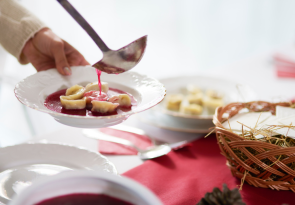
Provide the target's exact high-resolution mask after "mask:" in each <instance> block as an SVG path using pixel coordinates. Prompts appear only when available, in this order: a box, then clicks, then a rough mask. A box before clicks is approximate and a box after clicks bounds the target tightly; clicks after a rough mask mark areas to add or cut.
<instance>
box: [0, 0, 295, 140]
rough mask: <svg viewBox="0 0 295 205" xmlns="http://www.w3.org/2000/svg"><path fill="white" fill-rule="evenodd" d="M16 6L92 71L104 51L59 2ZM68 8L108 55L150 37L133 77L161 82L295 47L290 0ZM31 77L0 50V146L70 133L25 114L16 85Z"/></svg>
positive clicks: (174, 0)
mask: <svg viewBox="0 0 295 205" xmlns="http://www.w3.org/2000/svg"><path fill="white" fill-rule="evenodd" d="M18 2H20V3H21V4H22V5H23V6H25V7H26V8H27V9H29V10H30V11H32V12H33V13H34V14H35V15H36V16H38V17H39V18H40V19H41V20H42V21H43V22H45V23H46V24H47V25H48V27H49V28H51V29H52V30H53V31H54V32H55V33H57V34H58V35H59V36H60V37H62V38H63V39H65V40H66V41H68V42H69V43H70V44H71V45H73V46H74V47H75V48H77V49H78V50H79V51H80V52H81V53H82V54H83V55H84V56H85V57H86V59H87V60H88V61H89V62H90V63H91V64H93V63H95V62H97V61H98V60H100V58H101V57H102V54H101V52H100V50H99V49H98V48H97V46H96V45H95V44H94V43H93V42H92V40H91V39H90V37H88V36H87V34H86V33H85V32H84V30H83V29H82V28H81V27H80V26H79V25H78V24H77V23H76V22H75V21H74V20H73V19H72V18H71V17H70V16H69V14H68V13H67V12H66V11H65V10H64V9H63V8H62V7H61V6H60V5H59V3H58V2H57V1H55V0H42V1H40V0H39V1H38V0H19V1H18ZM70 2H71V3H72V4H73V5H74V6H75V7H76V8H77V10H78V11H79V12H80V13H81V14H82V15H83V16H84V17H85V19H86V20H87V21H88V22H89V23H90V25H92V27H93V28H94V29H95V30H96V31H97V33H98V34H99V35H100V36H101V38H102V39H103V40H104V41H105V43H106V44H107V45H108V46H109V47H110V48H113V49H118V48H120V47H122V46H124V45H126V44H128V43H130V42H132V41H133V40H135V39H137V38H139V37H141V36H143V35H148V45H147V50H146V53H145V55H144V57H143V59H142V61H141V62H140V64H139V65H138V66H137V67H136V68H135V69H134V71H137V72H140V73H144V74H148V75H151V76H154V77H156V78H163V77H169V76H180V75H197V74H201V73H206V74H212V75H213V74H214V72H215V71H216V70H218V69H219V71H220V72H222V69H223V68H225V67H226V66H229V65H233V64H235V63H237V62H240V61H242V60H244V59H248V58H251V57H252V56H255V55H259V54H261V53H267V52H273V51H274V50H278V49H280V48H283V47H285V46H292V45H293V44H294V41H295V1H292V0H284V1H281V0H240V1H236V0H140V1H138V0H83V1H81V0H70ZM0 49H1V48H0ZM270 60H271V59H270ZM236 65H237V66H239V64H236ZM241 66H242V65H241ZM239 72H240V71H239ZM33 73H35V70H34V68H33V67H32V66H31V65H26V66H21V65H19V63H18V62H17V60H16V59H15V58H14V57H12V56H10V55H9V54H6V53H5V52H4V51H3V49H1V50H0V75H1V81H0V83H1V87H0V89H1V90H0V129H1V138H0V143H1V141H2V145H3V146H4V145H8V144H10V143H12V141H11V140H10V139H13V142H15V140H16V139H17V140H19V141H20V142H21V141H24V140H27V139H30V138H31V137H33V136H36V135H40V134H44V133H49V132H51V131H54V130H56V129H59V128H61V127H63V126H64V125H60V124H58V123H57V122H55V121H54V120H53V119H52V118H51V117H50V116H47V115H45V114H43V113H38V112H37V111H34V110H32V109H27V108H25V107H24V106H23V105H21V103H19V102H18V101H17V99H16V98H15V96H14V93H13V89H14V86H15V84H16V83H17V82H18V81H20V80H21V79H23V78H25V77H26V76H28V75H31V74H33ZM215 74H216V73H215ZM241 75H242V73H241ZM262 80H263V78H262ZM3 142H5V144H3Z"/></svg>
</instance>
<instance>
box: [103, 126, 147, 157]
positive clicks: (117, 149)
mask: <svg viewBox="0 0 295 205" xmlns="http://www.w3.org/2000/svg"><path fill="white" fill-rule="evenodd" d="M100 131H101V132H103V133H106V134H109V135H112V136H115V137H120V138H123V139H126V140H129V141H131V142H133V143H134V144H135V145H136V146H138V147H139V148H142V149H146V148H147V147H150V146H151V145H152V142H151V140H150V139H149V138H148V137H147V136H144V135H138V134H133V133H129V132H124V131H119V130H115V129H111V128H102V129H100ZM98 150H99V152H100V153H102V154H113V155H137V151H136V150H135V149H134V148H132V147H129V146H125V145H120V144H116V143H113V142H106V141H102V140H100V141H99V144H98Z"/></svg>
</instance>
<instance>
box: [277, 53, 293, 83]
mask: <svg viewBox="0 0 295 205" xmlns="http://www.w3.org/2000/svg"><path fill="white" fill-rule="evenodd" d="M294 57H295V56H294ZM274 60H275V66H276V70H277V76H278V77H291V78H295V62H294V60H292V59H289V58H288V57H286V56H284V55H281V54H277V55H275V56H274Z"/></svg>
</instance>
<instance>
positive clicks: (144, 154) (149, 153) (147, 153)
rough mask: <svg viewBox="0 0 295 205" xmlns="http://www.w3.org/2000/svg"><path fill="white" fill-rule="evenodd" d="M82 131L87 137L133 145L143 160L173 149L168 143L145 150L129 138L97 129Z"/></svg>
mask: <svg viewBox="0 0 295 205" xmlns="http://www.w3.org/2000/svg"><path fill="white" fill-rule="evenodd" d="M82 132H83V134H84V135H85V136H86V137H89V138H94V139H97V140H104V141H108V142H114V143H117V144H123V145H126V146H130V147H133V148H134V149H136V150H137V151H138V156H139V157H140V158H141V159H143V160H146V159H153V158H156V157H160V156H163V155H165V154H168V153H169V152H170V151H171V147H170V146H169V145H168V144H162V145H156V146H152V147H149V148H147V149H145V150H143V149H140V148H139V147H137V146H136V145H134V144H133V143H132V142H130V141H128V140H125V139H122V138H119V137H114V136H111V135H107V134H104V133H102V132H99V131H98V130H95V129H83V131H82Z"/></svg>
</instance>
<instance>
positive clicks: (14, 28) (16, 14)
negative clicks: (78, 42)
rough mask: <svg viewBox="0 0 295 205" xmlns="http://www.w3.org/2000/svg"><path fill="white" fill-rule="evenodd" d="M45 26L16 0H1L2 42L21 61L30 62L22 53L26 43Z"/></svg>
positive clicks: (0, 31) (0, 37) (0, 24)
mask: <svg viewBox="0 0 295 205" xmlns="http://www.w3.org/2000/svg"><path fill="white" fill-rule="evenodd" d="M44 27H46V26H45V24H44V23H42V22H41V21H40V20H39V19H38V18H37V17H35V16H34V15H33V14H32V13H30V12H29V11H28V10H27V9H25V8H24V7H22V6H21V5H19V4H18V3H17V2H16V1H14V0H0V44H1V45H2V46H3V47H4V48H5V49H6V50H7V51H8V52H9V53H10V54H12V55H13V56H15V57H16V58H17V59H18V60H19V61H20V63H23V64H25V63H28V60H27V59H26V58H25V57H24V56H23V55H21V53H22V50H23V47H24V45H25V43H26V42H27V41H28V40H29V39H30V38H32V37H33V36H34V35H35V34H36V33H37V32H38V31H39V30H41V29H42V28H44Z"/></svg>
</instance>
